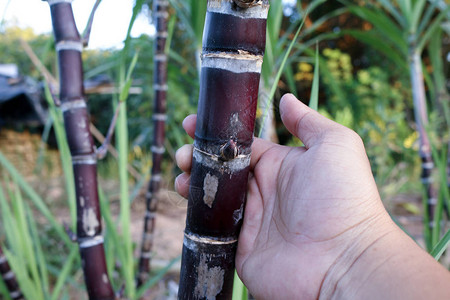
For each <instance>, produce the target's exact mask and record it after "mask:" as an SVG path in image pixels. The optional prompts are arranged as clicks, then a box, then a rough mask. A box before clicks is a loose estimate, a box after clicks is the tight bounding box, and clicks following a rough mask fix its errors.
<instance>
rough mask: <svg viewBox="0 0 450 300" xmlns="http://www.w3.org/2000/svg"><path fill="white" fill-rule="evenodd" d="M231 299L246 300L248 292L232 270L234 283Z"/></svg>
mask: <svg viewBox="0 0 450 300" xmlns="http://www.w3.org/2000/svg"><path fill="white" fill-rule="evenodd" d="M232 299H233V300H247V299H248V292H247V288H246V287H245V285H244V284H243V283H242V281H241V279H240V278H239V276H238V274H237V272H236V271H235V272H234V283H233V296H232Z"/></svg>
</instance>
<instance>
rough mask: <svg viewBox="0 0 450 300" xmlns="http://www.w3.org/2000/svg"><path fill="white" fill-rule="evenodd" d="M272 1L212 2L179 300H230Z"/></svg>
mask: <svg viewBox="0 0 450 300" xmlns="http://www.w3.org/2000/svg"><path fill="white" fill-rule="evenodd" d="M268 9H269V1H268V0H256V1H252V0H245V1H244V0H233V1H231V0H209V1H208V7H207V13H206V21H205V28H204V33H203V54H202V68H201V80H200V93H199V95H200V96H199V103H198V116H197V125H196V130H195V140H194V152H193V161H192V169H191V183H190V188H189V201H188V211H187V218H186V229H185V232H184V241H183V252H182V263H181V274H180V288H179V292H178V298H179V299H231V296H232V288H233V276H234V270H235V264H234V258H235V253H236V248H237V238H238V235H239V231H240V227H241V225H242V216H243V210H244V202H245V199H246V193H247V181H248V175H249V164H250V154H251V144H252V141H253V131H254V127H255V116H256V106H257V99H258V88H259V80H260V73H261V65H262V59H263V55H264V49H265V38H266V20H267V12H268Z"/></svg>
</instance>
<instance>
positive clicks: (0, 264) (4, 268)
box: [0, 245, 24, 300]
mask: <svg viewBox="0 0 450 300" xmlns="http://www.w3.org/2000/svg"><path fill="white" fill-rule="evenodd" d="M0 275H1V276H2V279H3V281H4V282H5V284H6V288H7V289H8V291H9V297H11V299H13V300H16V299H24V298H23V295H22V292H21V291H20V287H19V283H18V282H17V279H16V275H15V274H14V272H13V271H12V270H11V267H10V266H9V263H8V260H7V259H6V256H5V254H4V253H3V249H2V246H1V245H0Z"/></svg>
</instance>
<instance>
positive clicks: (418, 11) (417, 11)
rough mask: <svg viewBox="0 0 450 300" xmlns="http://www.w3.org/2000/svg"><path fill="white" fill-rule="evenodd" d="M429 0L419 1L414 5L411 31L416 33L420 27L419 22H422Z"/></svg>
mask: <svg viewBox="0 0 450 300" xmlns="http://www.w3.org/2000/svg"><path fill="white" fill-rule="evenodd" d="M426 3H427V0H418V1H417V2H416V4H415V5H414V8H413V12H412V16H411V31H412V32H415V31H416V30H417V27H418V26H419V22H420V20H421V18H420V17H421V16H422V14H423V10H424V7H425V4H426Z"/></svg>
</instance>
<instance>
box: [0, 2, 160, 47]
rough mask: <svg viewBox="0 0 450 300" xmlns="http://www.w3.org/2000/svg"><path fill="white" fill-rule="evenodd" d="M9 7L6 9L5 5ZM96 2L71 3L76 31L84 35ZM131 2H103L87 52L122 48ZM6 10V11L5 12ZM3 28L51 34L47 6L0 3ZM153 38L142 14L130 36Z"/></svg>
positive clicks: (29, 3) (99, 8) (131, 6)
mask: <svg viewBox="0 0 450 300" xmlns="http://www.w3.org/2000/svg"><path fill="white" fill-rule="evenodd" d="M8 3H9V5H8ZM94 3H95V0H75V1H73V3H72V6H73V11H74V15H75V21H76V23H77V26H78V30H79V31H80V32H83V30H84V27H85V26H86V22H87V20H88V18H89V14H90V12H91V9H92V6H93V5H94ZM133 3H134V1H132V0H102V2H101V4H100V6H99V7H98V9H97V12H96V14H95V18H94V24H93V26H92V31H91V37H90V40H89V47H88V49H108V48H121V47H122V45H123V40H124V39H125V36H126V33H127V29H128V24H129V22H130V18H131V14H132V9H133ZM5 9H6V10H5ZM3 18H4V20H5V22H6V25H8V24H9V25H18V26H20V27H22V28H25V27H31V28H33V30H34V32H35V33H51V32H52V23H51V17H50V9H49V6H48V4H47V2H44V1H41V0H0V20H1V19H3ZM143 33H145V34H148V35H153V34H154V27H153V26H151V25H150V24H149V22H148V19H147V17H146V16H145V15H143V14H141V15H140V16H139V17H138V18H137V20H136V22H135V23H134V26H133V30H132V32H131V35H132V36H140V35H141V34H143Z"/></svg>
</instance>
